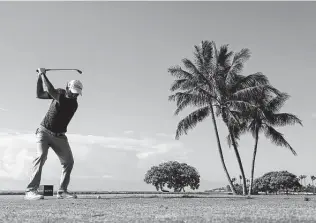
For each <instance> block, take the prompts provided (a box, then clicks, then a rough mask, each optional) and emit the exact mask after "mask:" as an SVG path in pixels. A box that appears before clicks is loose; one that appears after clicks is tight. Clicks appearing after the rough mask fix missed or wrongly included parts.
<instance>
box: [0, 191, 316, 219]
mask: <svg viewBox="0 0 316 223" xmlns="http://www.w3.org/2000/svg"><path fill="white" fill-rule="evenodd" d="M96 197H97V195H79V196H78V199H75V200H57V199H56V198H55V197H45V199H44V200H40V201H25V200H23V196H22V195H8V196H7V195H2V196H0V210H1V211H0V219H1V222H284V223H285V222H315V221H316V197H315V196H309V198H310V200H309V201H304V196H271V195H269V196H255V197H254V198H253V199H246V198H245V197H233V196H222V197H220V196H217V197H216V196H208V197H206V196H204V197H199V198H181V197H170V196H168V197H167V196H159V197H157V196H152V195H150V196H143V197H142V196H141V195H128V196H126V195H104V194H103V195H101V199H96Z"/></svg>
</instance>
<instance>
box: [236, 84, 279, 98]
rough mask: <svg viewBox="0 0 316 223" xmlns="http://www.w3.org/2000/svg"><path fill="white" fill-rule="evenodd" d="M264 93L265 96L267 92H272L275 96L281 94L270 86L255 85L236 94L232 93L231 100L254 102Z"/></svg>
mask: <svg viewBox="0 0 316 223" xmlns="http://www.w3.org/2000/svg"><path fill="white" fill-rule="evenodd" d="M264 91H265V92H266V93H265V94H266V95H267V94H268V93H269V92H273V93H274V94H276V95H279V94H281V92H280V91H279V90H277V89H276V88H274V87H272V86H271V85H256V86H251V87H246V88H243V89H240V90H237V91H236V92H234V93H232V95H231V97H232V99H236V100H244V101H256V100H258V98H260V97H262V93H263V92H264Z"/></svg>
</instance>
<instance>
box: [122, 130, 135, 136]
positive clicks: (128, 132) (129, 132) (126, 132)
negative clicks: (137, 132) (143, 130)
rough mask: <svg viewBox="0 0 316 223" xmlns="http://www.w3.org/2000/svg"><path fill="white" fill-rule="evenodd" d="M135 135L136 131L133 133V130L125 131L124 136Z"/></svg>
mask: <svg viewBox="0 0 316 223" xmlns="http://www.w3.org/2000/svg"><path fill="white" fill-rule="evenodd" d="M133 133H134V131H131V130H126V131H124V134H127V135H129V134H133Z"/></svg>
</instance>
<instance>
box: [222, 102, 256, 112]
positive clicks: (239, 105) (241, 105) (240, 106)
mask: <svg viewBox="0 0 316 223" xmlns="http://www.w3.org/2000/svg"><path fill="white" fill-rule="evenodd" d="M225 105H226V106H227V107H229V108H230V109H231V110H237V111H240V112H246V111H250V110H253V109H255V108H256V106H255V105H253V104H251V103H249V102H247V101H242V100H229V101H227V102H225Z"/></svg>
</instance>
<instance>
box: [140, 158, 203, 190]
mask: <svg viewBox="0 0 316 223" xmlns="http://www.w3.org/2000/svg"><path fill="white" fill-rule="evenodd" d="M144 181H145V182H146V183H147V184H152V185H153V186H155V187H156V190H157V191H159V190H161V191H166V190H165V189H164V187H165V186H167V187H168V188H169V189H172V188H173V189H174V191H175V192H181V191H183V192H185V190H184V188H185V187H187V186H190V188H191V189H192V190H195V189H198V188H199V186H200V175H199V173H198V171H197V170H196V169H195V168H194V167H192V166H190V165H188V164H186V163H179V162H177V161H169V162H164V163H161V164H159V166H153V167H151V168H150V170H148V171H147V173H146V174H145V178H144Z"/></svg>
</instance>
